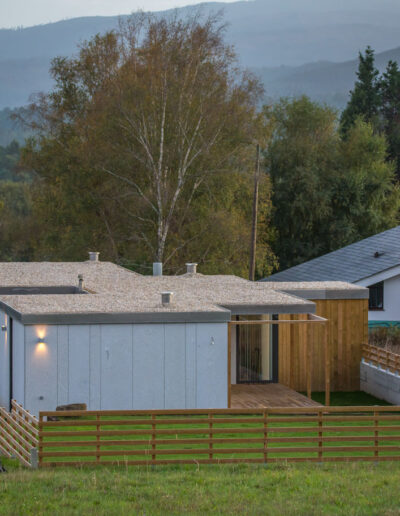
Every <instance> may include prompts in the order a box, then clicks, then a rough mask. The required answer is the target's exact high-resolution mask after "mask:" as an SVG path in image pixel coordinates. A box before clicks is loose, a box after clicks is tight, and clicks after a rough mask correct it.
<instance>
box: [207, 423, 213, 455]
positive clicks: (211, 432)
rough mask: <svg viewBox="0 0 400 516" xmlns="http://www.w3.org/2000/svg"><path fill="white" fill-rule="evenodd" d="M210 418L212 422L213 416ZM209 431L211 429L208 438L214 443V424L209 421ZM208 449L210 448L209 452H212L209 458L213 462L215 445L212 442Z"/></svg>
mask: <svg viewBox="0 0 400 516" xmlns="http://www.w3.org/2000/svg"><path fill="white" fill-rule="evenodd" d="M208 418H209V419H210V420H212V418H213V415H212V414H208ZM208 429H209V434H208V437H209V439H210V441H212V439H213V436H214V432H213V423H212V421H209V423H208ZM208 448H209V450H210V453H209V454H208V458H209V459H210V460H212V459H213V443H212V442H210V443H209V444H208Z"/></svg>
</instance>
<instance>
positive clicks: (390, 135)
mask: <svg viewBox="0 0 400 516" xmlns="http://www.w3.org/2000/svg"><path fill="white" fill-rule="evenodd" d="M380 88H381V124H382V131H383V132H384V133H385V134H386V138H387V141H388V152H389V157H390V159H391V160H393V161H395V163H396V172H397V176H399V175H400V70H399V66H398V64H397V63H396V62H394V61H389V63H388V65H387V68H386V71H385V72H384V74H383V75H382V78H381V81H380Z"/></svg>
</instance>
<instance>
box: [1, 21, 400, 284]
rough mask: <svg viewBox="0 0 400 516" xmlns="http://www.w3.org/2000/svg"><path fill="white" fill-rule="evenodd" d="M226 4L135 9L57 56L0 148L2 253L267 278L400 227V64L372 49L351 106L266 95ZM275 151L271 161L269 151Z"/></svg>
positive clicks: (362, 60) (24, 257)
mask: <svg viewBox="0 0 400 516" xmlns="http://www.w3.org/2000/svg"><path fill="white" fill-rule="evenodd" d="M224 31H225V28H224V24H223V22H222V21H221V19H220V18H219V17H218V16H216V15H212V16H209V17H206V18H202V17H199V16H198V15H197V16H191V17H187V18H185V19H182V18H180V19H178V18H177V17H175V18H174V17H169V18H154V17H152V16H150V15H143V16H140V17H138V16H136V17H135V18H131V19H127V20H126V21H124V22H123V23H121V25H120V27H119V29H118V30H115V31H112V32H109V33H106V34H104V35H97V36H95V37H93V38H92V39H90V40H89V41H87V42H85V43H83V44H82V45H81V47H80V51H79V55H77V56H76V57H73V58H60V57H58V58H55V59H53V61H52V65H51V76H52V79H53V81H54V88H53V89H52V91H51V92H50V93H49V94H41V95H37V96H36V98H35V99H34V100H33V102H32V104H31V105H30V107H29V109H26V110H23V111H22V112H16V113H15V114H14V115H13V116H14V118H16V119H17V120H16V121H17V122H18V123H19V124H21V126H22V127H23V128H24V131H25V133H26V134H27V135H28V137H27V139H26V140H25V143H24V144H21V145H20V144H19V143H17V142H16V141H14V142H12V143H11V144H10V145H8V146H3V147H0V211H1V223H0V260H3V261H8V260H55V261H57V260H62V261H69V260H84V259H85V257H86V253H87V251H88V250H96V251H100V253H101V258H102V259H103V260H111V261H114V262H116V263H119V264H121V265H124V266H127V267H129V268H131V269H133V270H136V271H138V272H141V273H145V274H146V273H150V272H151V264H152V262H153V261H162V262H163V263H164V268H165V270H166V272H167V273H172V274H174V273H180V272H182V271H183V267H184V264H185V262H187V261H196V262H198V263H199V266H200V269H199V270H200V271H201V272H204V273H220V274H237V275H241V276H243V277H248V271H249V256H250V242H251V230H252V217H253V207H254V202H253V199H254V185H255V183H256V184H257V186H258V203H257V208H258V218H257V248H256V275H255V276H256V278H261V277H264V276H266V275H268V274H270V273H272V272H273V271H275V270H282V269H285V268H287V267H290V266H292V265H295V264H298V263H302V262H304V261H306V260H309V259H311V258H314V257H317V256H319V255H321V254H324V253H327V252H329V251H333V250H335V249H337V248H340V247H342V246H345V245H347V244H350V243H352V242H355V241H357V240H359V239H362V238H365V237H368V236H370V235H372V234H374V233H377V232H380V231H383V230H385V229H388V228H391V227H393V226H395V225H396V224H398V219H399V206H400V193H399V183H398V181H399V175H400V119H399V110H400V100H399V99H400V70H399V68H398V65H397V63H396V62H393V61H390V62H389V63H388V64H387V68H386V70H385V71H384V72H383V73H382V74H380V73H379V72H378V70H377V69H376V67H375V62H374V51H373V50H372V49H371V48H369V47H368V48H367V49H366V50H365V52H364V53H360V55H359V67H358V72H357V77H356V78H355V84H354V88H353V89H352V91H351V92H350V95H349V101H348V104H347V106H346V108H345V110H344V111H343V112H342V113H339V112H338V111H337V110H335V109H333V108H331V107H330V106H328V105H325V104H319V103H317V102H314V101H312V100H310V99H309V98H308V97H306V96H301V97H297V98H282V99H281V100H279V101H277V102H274V103H273V104H272V103H270V104H265V100H264V99H265V98H266V96H265V91H264V88H263V86H262V84H261V83H260V81H259V80H258V79H257V77H256V76H254V75H253V74H251V73H250V72H249V71H248V70H245V69H242V68H241V67H240V66H239V64H238V60H237V57H236V54H235V52H234V50H233V49H232V47H231V46H230V45H228V44H227V43H226V42H225V37H224ZM257 146H259V148H260V149H261V154H260V162H259V167H257V166H256V161H257V160H256V148H257Z"/></svg>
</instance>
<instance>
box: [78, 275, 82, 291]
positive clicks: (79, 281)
mask: <svg viewBox="0 0 400 516" xmlns="http://www.w3.org/2000/svg"><path fill="white" fill-rule="evenodd" d="M78 289H79V291H80V292H82V290H83V275H82V274H78Z"/></svg>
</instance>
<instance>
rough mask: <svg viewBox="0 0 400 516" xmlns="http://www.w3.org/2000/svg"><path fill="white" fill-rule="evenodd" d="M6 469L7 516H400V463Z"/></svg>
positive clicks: (0, 501) (0, 487) (3, 506)
mask: <svg viewBox="0 0 400 516" xmlns="http://www.w3.org/2000/svg"><path fill="white" fill-rule="evenodd" d="M4 462H5V466H6V467H7V469H8V472H7V473H5V474H0V514H1V516H15V515H18V516H24V515H35V516H36V515H47V514H48V515H81V514H84V515H85V516H86V515H89V516H90V515H96V516H102V515H107V516H112V515H131V514H132V515H133V514H134V515H137V514H138V515H142V514H146V515H161V514H163V515H164V514H167V515H169V514H176V515H178V514H188V515H197V514H199V515H203V514H227V515H229V514H255V515H256V514H257V515H258V514H260V515H271V516H275V515H279V516H285V515H296V516H302V515H307V516H313V515H346V516H352V515H388V516H389V515H390V516H393V515H399V514H400V491H399V478H400V463H398V462H397V463H395V462H390V463H380V464H369V463H368V464H365V463H349V464H347V463H346V464H324V465H317V464H296V465H294V464H289V465H287V464H280V465H268V466H258V465H257V466H253V465H243V464H241V465H229V466H197V465H195V464H194V465H193V466H181V467H173V466H168V467H161V466H159V467H155V468H151V467H145V468H136V467H135V468H132V467H131V468H123V467H121V468H112V467H110V468H99V469H85V468H78V469H72V468H71V469H52V470H40V471H29V470H25V469H22V468H20V467H18V465H17V464H16V463H15V462H14V461H10V460H6V461H4Z"/></svg>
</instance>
